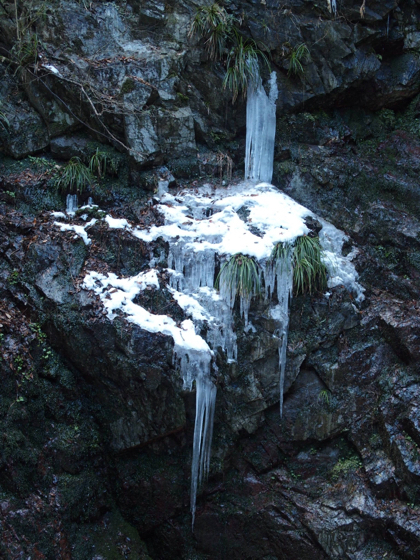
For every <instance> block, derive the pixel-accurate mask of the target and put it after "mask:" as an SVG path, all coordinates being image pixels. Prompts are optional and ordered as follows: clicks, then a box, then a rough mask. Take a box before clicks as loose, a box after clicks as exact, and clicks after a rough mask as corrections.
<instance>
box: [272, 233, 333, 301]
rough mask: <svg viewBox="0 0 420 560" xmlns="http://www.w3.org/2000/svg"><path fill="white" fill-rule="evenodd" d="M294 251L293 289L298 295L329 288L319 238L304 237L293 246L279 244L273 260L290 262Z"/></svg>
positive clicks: (275, 249) (298, 239) (299, 238)
mask: <svg viewBox="0 0 420 560" xmlns="http://www.w3.org/2000/svg"><path fill="white" fill-rule="evenodd" d="M290 251H292V266H293V289H294V292H295V294H296V295H299V294H305V293H310V294H312V293H313V292H316V291H322V290H324V289H325V288H326V287H327V269H326V266H325V264H324V263H323V261H322V249H321V245H320V243H319V238H318V237H308V236H307V235H303V236H302V237H298V238H297V239H296V241H295V243H294V245H293V246H291V245H290V244H288V243H277V245H276V246H275V247H274V249H273V253H272V256H271V258H272V259H273V260H276V261H278V260H280V262H281V263H286V262H288V258H287V257H288V255H289V254H290Z"/></svg>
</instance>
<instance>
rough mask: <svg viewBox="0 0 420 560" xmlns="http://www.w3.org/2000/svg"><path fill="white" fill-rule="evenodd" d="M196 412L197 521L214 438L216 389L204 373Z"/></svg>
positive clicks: (199, 380)
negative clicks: (198, 494)
mask: <svg viewBox="0 0 420 560" xmlns="http://www.w3.org/2000/svg"><path fill="white" fill-rule="evenodd" d="M196 391H197V392H196V399H195V402H196V411H195V426H194V443H193V460H192V472H191V513H192V525H193V527H194V521H195V506H196V499H197V488H198V486H199V485H200V484H201V483H202V481H203V479H206V478H207V476H208V473H209V467H210V452H211V440H212V437H213V421H214V408H215V404H216V387H215V385H214V383H213V382H212V381H211V379H210V378H209V376H208V375H206V374H205V373H203V374H202V375H200V376H199V377H198V378H197V379H196Z"/></svg>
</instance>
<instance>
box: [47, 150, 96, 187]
mask: <svg viewBox="0 0 420 560" xmlns="http://www.w3.org/2000/svg"><path fill="white" fill-rule="evenodd" d="M93 182H94V177H93V174H92V172H91V170H90V169H89V168H88V167H86V165H85V164H84V163H83V162H82V161H81V159H80V158H79V157H77V156H76V157H72V158H71V160H70V161H69V162H68V163H67V165H65V166H64V168H63V169H62V170H61V172H60V174H59V176H58V177H57V178H56V180H55V186H56V188H57V189H59V190H61V191H67V190H69V191H73V192H74V191H76V192H77V193H79V194H80V193H82V192H84V191H85V190H86V189H87V188H88V187H89V186H90V185H91V184H92V183H93Z"/></svg>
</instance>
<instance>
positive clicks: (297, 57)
mask: <svg viewBox="0 0 420 560" xmlns="http://www.w3.org/2000/svg"><path fill="white" fill-rule="evenodd" d="M309 58H310V54H309V49H308V47H307V46H306V45H305V43H300V45H296V46H295V47H293V48H292V50H291V52H290V58H289V71H288V72H287V75H288V76H290V75H291V74H294V75H296V76H301V75H302V74H304V72H305V70H304V68H303V65H302V62H306V61H307V60H308V59H309Z"/></svg>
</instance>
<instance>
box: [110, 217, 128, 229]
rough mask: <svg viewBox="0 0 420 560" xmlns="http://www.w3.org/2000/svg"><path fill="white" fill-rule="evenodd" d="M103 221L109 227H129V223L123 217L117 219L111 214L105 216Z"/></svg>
mask: <svg viewBox="0 0 420 560" xmlns="http://www.w3.org/2000/svg"><path fill="white" fill-rule="evenodd" d="M105 221H106V223H107V224H108V226H109V227H110V228H111V229H124V228H127V229H131V226H130V224H129V223H128V222H127V220H125V219H117V218H113V217H112V216H106V218H105Z"/></svg>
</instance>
